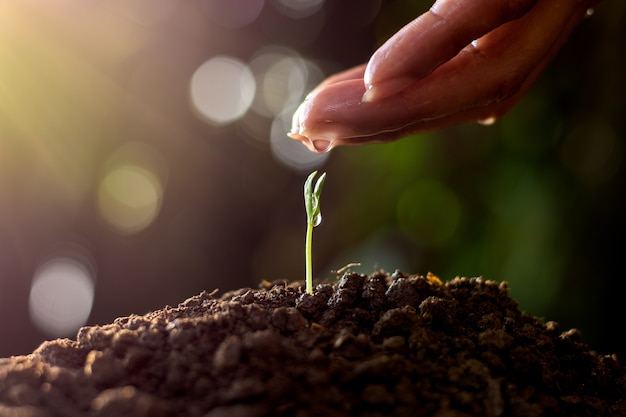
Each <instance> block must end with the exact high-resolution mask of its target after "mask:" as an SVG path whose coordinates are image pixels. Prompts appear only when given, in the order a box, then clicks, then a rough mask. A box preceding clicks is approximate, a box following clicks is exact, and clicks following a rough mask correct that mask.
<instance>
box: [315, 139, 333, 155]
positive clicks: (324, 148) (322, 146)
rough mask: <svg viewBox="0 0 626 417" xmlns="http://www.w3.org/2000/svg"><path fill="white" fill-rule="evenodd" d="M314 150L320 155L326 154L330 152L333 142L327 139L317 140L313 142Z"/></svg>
mask: <svg viewBox="0 0 626 417" xmlns="http://www.w3.org/2000/svg"><path fill="white" fill-rule="evenodd" d="M311 145H313V148H314V149H315V150H316V151H317V152H319V153H326V152H328V151H330V148H331V147H332V146H331V145H332V142H331V141H329V140H326V139H316V140H312V141H311Z"/></svg>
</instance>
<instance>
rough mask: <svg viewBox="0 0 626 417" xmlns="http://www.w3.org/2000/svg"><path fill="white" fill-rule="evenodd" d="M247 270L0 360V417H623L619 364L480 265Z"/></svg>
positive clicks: (624, 386) (625, 387) (625, 380)
mask: <svg viewBox="0 0 626 417" xmlns="http://www.w3.org/2000/svg"><path fill="white" fill-rule="evenodd" d="M301 286H302V283H294V284H291V285H287V284H285V283H283V282H274V283H269V282H263V283H262V285H261V286H260V288H259V289H257V290H254V289H242V290H238V291H234V292H229V293H226V294H224V295H222V296H221V297H219V298H218V297H216V296H215V294H209V293H207V292H203V293H201V294H200V295H197V296H195V297H192V298H190V299H188V300H186V301H185V302H183V303H182V304H180V305H179V306H178V307H175V308H174V307H169V306H168V307H165V308H164V309H162V310H158V311H155V312H152V313H149V314H146V315H143V316H138V315H133V316H130V317H123V318H118V319H116V320H115V321H114V322H113V323H111V324H107V325H104V326H92V327H84V328H82V329H80V331H79V332H78V335H77V338H76V340H68V339H58V340H53V341H49V342H45V343H43V344H42V345H41V346H40V347H39V348H38V349H36V350H35V351H34V352H33V353H32V354H30V355H27V356H15V357H11V358H6V359H0V416H28V417H40V416H41V417H44V416H45V417H53V416H63V417H68V416H115V417H122V416H133V417H135V416H138V417H141V416H146V417H159V416H204V417H262V416H298V417H306V416H372V417H374V416H411V417H414V416H437V417H444V416H445V417H464V416H486V417H497V416H519V417H532V416H594V417H597V416H626V400H624V394H625V393H626V373H625V369H624V367H623V366H622V365H621V364H620V363H619V362H618V360H617V359H616V358H615V357H614V356H602V355H598V354H596V353H594V352H593V351H591V350H590V349H589V347H588V346H587V345H586V344H585V343H584V341H583V339H582V337H581V335H580V334H579V332H578V331H576V330H568V331H565V332H561V331H560V330H559V329H558V326H557V324H556V323H554V322H543V321H541V320H539V319H537V318H536V317H532V316H530V315H527V314H524V313H522V312H520V310H519V309H518V306H517V304H516V303H515V302H514V301H513V300H512V299H511V298H510V297H509V296H508V294H507V287H506V285H505V284H497V283H495V282H491V281H485V280H483V279H481V278H472V279H467V278H456V279H454V280H452V281H450V282H447V283H445V284H442V283H441V281H439V279H438V278H437V277H434V276H432V275H428V276H427V277H421V276H408V275H405V274H403V273H400V272H397V271H396V272H395V273H394V274H392V275H388V274H385V273H382V272H380V273H376V274H373V275H371V276H369V277H367V276H364V275H358V274H346V275H344V276H343V277H342V278H341V279H340V280H339V281H338V282H337V283H335V284H334V285H328V284H326V285H320V286H318V287H317V289H316V291H315V292H314V294H313V295H308V294H304V293H303V291H302V288H301Z"/></svg>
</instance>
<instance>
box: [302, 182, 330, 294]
mask: <svg viewBox="0 0 626 417" xmlns="http://www.w3.org/2000/svg"><path fill="white" fill-rule="evenodd" d="M316 175H317V171H313V172H312V173H311V174H310V175H309V177H308V178H307V179H306V181H305V182H304V208H305V209H306V239H305V242H304V259H305V267H306V292H307V294H313V257H312V255H311V252H312V246H313V228H314V227H315V226H318V225H319V224H320V223H321V222H322V213H321V210H320V194H322V186H323V185H324V180H325V179H326V173H325V172H324V173H323V174H322V175H320V177H319V178H318V179H317V182H316V183H315V187H313V179H314V178H315V176H316Z"/></svg>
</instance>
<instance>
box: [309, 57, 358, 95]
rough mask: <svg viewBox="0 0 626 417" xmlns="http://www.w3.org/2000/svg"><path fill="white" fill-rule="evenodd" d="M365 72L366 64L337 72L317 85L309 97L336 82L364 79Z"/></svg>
mask: <svg viewBox="0 0 626 417" xmlns="http://www.w3.org/2000/svg"><path fill="white" fill-rule="evenodd" d="M364 72H365V64H362V65H359V66H356V67H353V68H350V69H347V70H345V71H341V72H339V73H337V74H333V75H331V76H330V77H328V78H326V79H325V80H324V81H322V82H321V83H320V84H318V85H317V87H315V88H314V89H313V90H311V92H310V93H309V94H308V95H307V98H310V97H313V96H314V95H315V94H317V92H318V91H319V90H321V89H323V88H325V87H328V86H329V85H332V84H336V83H339V82H342V81H348V80H361V82H362V80H363V74H364Z"/></svg>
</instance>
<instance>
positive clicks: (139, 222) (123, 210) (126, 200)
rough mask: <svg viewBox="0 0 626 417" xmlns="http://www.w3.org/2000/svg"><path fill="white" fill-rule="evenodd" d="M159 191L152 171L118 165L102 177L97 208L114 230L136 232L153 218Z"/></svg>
mask: <svg viewBox="0 0 626 417" xmlns="http://www.w3.org/2000/svg"><path fill="white" fill-rule="evenodd" d="M162 192H163V190H162V188H161V183H160V182H159V180H158V179H157V178H156V176H155V175H154V174H153V173H152V172H150V171H148V170H146V169H145V168H143V167H141V166H137V165H120V166H117V167H115V168H113V169H112V170H110V171H109V172H108V173H107V174H106V175H105V176H104V178H103V179H102V181H101V183H100V188H99V190H98V208H99V209H100V214H101V216H102V217H103V218H104V219H105V220H106V222H107V223H108V224H109V225H111V226H113V228H115V229H116V230H117V231H118V232H120V233H123V234H131V233H136V232H139V231H140V230H143V229H145V228H146V227H147V226H148V225H149V224H150V223H152V221H153V220H154V219H155V217H156V215H157V213H158V212H159V209H160V206H161V199H162Z"/></svg>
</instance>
